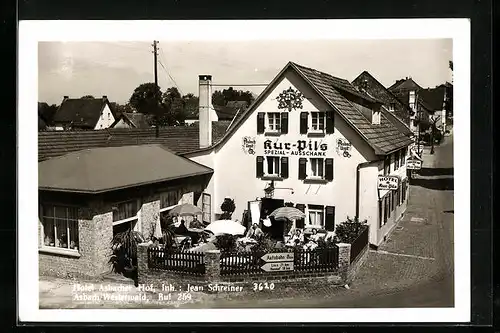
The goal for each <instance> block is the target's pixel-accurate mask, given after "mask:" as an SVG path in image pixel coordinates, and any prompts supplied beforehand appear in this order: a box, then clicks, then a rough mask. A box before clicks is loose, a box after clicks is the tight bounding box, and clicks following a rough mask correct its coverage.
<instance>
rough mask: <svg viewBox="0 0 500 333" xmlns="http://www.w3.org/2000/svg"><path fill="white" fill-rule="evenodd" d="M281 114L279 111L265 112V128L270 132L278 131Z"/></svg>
mask: <svg viewBox="0 0 500 333" xmlns="http://www.w3.org/2000/svg"><path fill="white" fill-rule="evenodd" d="M280 125H281V116H280V113H279V112H270V113H268V114H267V128H268V129H269V131H270V132H279V131H280V129H281V126H280Z"/></svg>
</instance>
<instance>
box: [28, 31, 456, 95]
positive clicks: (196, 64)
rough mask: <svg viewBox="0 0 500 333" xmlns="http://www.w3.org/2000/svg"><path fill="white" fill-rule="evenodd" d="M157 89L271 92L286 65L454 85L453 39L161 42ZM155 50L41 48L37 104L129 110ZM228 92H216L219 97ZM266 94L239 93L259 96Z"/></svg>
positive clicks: (86, 45) (148, 46)
mask: <svg viewBox="0 0 500 333" xmlns="http://www.w3.org/2000/svg"><path fill="white" fill-rule="evenodd" d="M158 46H159V51H158V60H159V62H158V84H159V86H160V88H161V89H162V91H165V90H166V89H167V88H169V87H178V88H179V90H180V92H181V93H182V94H187V93H193V94H195V95H196V96H197V95H198V75H200V74H211V75H212V80H213V83H214V84H221V85H235V84H239V85H245V84H267V83H269V82H270V81H271V80H272V79H273V78H274V77H275V76H276V75H277V74H278V73H279V71H280V70H281V69H282V68H283V67H284V66H285V65H286V64H287V62H288V61H293V62H296V63H298V64H300V65H304V66H307V67H311V68H314V69H317V70H319V71H323V72H326V73H329V74H331V75H334V76H337V77H340V78H344V79H347V80H349V81H352V80H354V79H355V78H356V77H357V76H358V75H359V74H360V73H361V72H362V71H364V70H366V71H368V72H369V73H370V74H372V75H373V76H374V77H375V78H376V79H377V80H378V81H379V82H381V83H382V84H383V85H384V86H386V87H389V86H390V85H392V84H393V83H394V82H395V81H396V80H397V79H401V78H404V77H412V78H413V80H414V81H416V82H417V83H418V84H419V85H420V86H422V87H435V86H437V85H439V84H441V83H444V82H446V81H448V82H451V80H452V72H451V70H450V69H449V67H448V61H449V60H452V59H453V57H452V39H405V40H394V39H384V40H331V39H329V40H311V41H304V40H275V41H273V40H255V41H241V42H237V41H172V40H168V41H162V40H160V41H159V44H158ZM153 65H154V60H153V47H152V41H151V42H149V43H148V42H130V41H127V42H39V43H38V94H39V96H38V101H40V102H47V103H49V104H59V103H60V102H61V100H62V99H63V96H70V97H74V98H78V97H81V96H84V95H93V96H95V97H100V96H103V95H106V96H107V97H108V99H109V100H110V101H112V102H117V103H120V104H124V103H126V102H127V101H128V100H129V98H130V96H131V94H132V92H133V91H134V89H135V88H136V87H137V86H138V85H140V84H141V83H146V82H154V66H153ZM224 88H227V87H225V86H216V87H214V88H213V89H214V90H222V89H224ZM264 88H265V87H264V86H254V87H250V86H248V87H247V86H241V87H235V89H241V90H250V91H252V92H253V93H255V94H257V95H258V94H259V93H260V92H261V91H262V90H263V89H264Z"/></svg>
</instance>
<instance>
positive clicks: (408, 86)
mask: <svg viewBox="0 0 500 333" xmlns="http://www.w3.org/2000/svg"><path fill="white" fill-rule="evenodd" d="M387 89H389V90H390V91H397V90H420V89H422V87H421V86H419V85H418V84H417V83H416V82H415V81H413V79H412V78H411V77H410V78H406V79H400V80H397V81H396V82H395V83H394V84H393V85H392V86H390V87H389V88H387Z"/></svg>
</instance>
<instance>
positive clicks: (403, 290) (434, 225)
mask: <svg viewBox="0 0 500 333" xmlns="http://www.w3.org/2000/svg"><path fill="white" fill-rule="evenodd" d="M429 150H430V149H429V147H426V148H425V149H424V155H423V159H424V162H423V168H422V170H420V172H419V173H420V174H419V175H418V176H417V177H415V178H414V179H412V180H411V182H410V192H409V201H408V207H407V211H406V213H405V215H404V217H403V218H402V220H401V221H400V222H399V224H398V225H397V227H396V228H395V230H394V231H393V232H392V234H390V236H389V237H388V239H387V241H386V242H385V243H384V244H383V245H382V246H380V247H379V249H378V250H376V251H375V250H370V251H369V253H368V257H367V259H366V261H365V263H364V264H363V266H362V267H361V269H360V270H359V272H358V274H357V276H356V278H355V279H354V281H352V283H351V284H350V286H349V289H347V288H343V287H338V286H329V285H325V286H324V287H322V288H317V287H315V288H309V287H308V286H306V285H305V286H304V287H302V288H299V289H297V288H294V289H292V288H285V287H284V286H280V285H279V284H277V285H276V288H275V289H274V290H272V291H270V290H268V291H262V292H259V291H250V290H248V291H247V292H245V293H242V294H227V295H219V297H214V295H213V294H205V293H196V294H195V293H193V301H195V302H186V303H185V304H175V305H167V304H158V303H157V302H156V303H151V304H142V305H140V307H142V308H148V307H153V308H158V307H160V308H168V307H178V308H266V307H268V308H283V307H286V308H294V307H298V308H308V307H321V308H353V307H364V308H369V307H378V308H391V307H392V308H394V307H452V306H453V304H454V295H453V293H454V291H453V290H454V289H453V267H454V265H453V214H454V208H453V188H454V186H453V184H454V183H453V137H452V136H449V137H446V139H445V142H444V143H442V144H441V145H440V146H438V147H436V148H435V154H433V155H430V153H429ZM118 282H119V283H128V284H130V283H131V282H130V281H126V280H125V281H118ZM111 283H116V281H115V282H111ZM71 288H72V281H68V280H62V279H53V278H44V277H40V306H41V307H42V308H75V307H86V308H95V307H98V308H99V307H102V308H106V307H108V308H109V307H111V308H113V307H115V308H116V307H120V308H122V307H123V308H125V307H137V304H133V303H132V304H128V303H120V304H118V306H117V304H116V303H113V302H108V303H107V304H92V303H89V304H81V303H80V304H79V303H78V302H73V300H72V296H71V295H72V293H71ZM220 296H222V297H220Z"/></svg>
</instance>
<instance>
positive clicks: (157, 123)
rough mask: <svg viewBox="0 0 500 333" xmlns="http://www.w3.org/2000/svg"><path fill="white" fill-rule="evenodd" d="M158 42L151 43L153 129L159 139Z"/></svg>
mask: <svg viewBox="0 0 500 333" xmlns="http://www.w3.org/2000/svg"><path fill="white" fill-rule="evenodd" d="M158 43H159V42H158V41H156V40H155V41H153V45H152V46H153V54H154V72H155V89H156V91H155V102H156V103H155V128H156V137H157V138H158V137H160V124H159V121H158V113H159V104H160V103H159V101H158V93H157V91H158V59H157V56H158V50H157V45H158Z"/></svg>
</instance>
